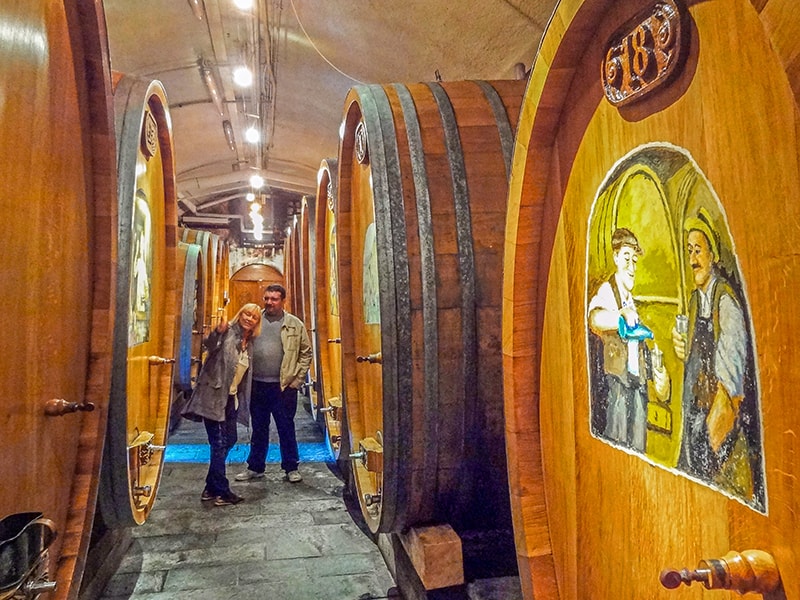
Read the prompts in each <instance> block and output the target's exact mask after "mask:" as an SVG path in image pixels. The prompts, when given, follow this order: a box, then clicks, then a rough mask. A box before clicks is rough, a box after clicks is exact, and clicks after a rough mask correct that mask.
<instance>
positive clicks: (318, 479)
mask: <svg viewBox="0 0 800 600" xmlns="http://www.w3.org/2000/svg"><path fill="white" fill-rule="evenodd" d="M296 430H297V439H298V444H299V447H300V454H301V457H300V460H301V465H300V472H301V474H302V475H303V481H302V482H300V483H289V482H288V481H286V480H285V479H284V474H283V472H282V471H281V469H280V458H279V452H278V448H277V444H270V450H269V454H268V458H267V460H268V464H267V471H266V476H265V477H264V478H263V479H256V480H253V481H249V482H237V481H235V480H234V479H233V477H234V475H235V474H236V473H238V472H240V471H241V470H243V469H244V468H245V466H244V464H243V463H244V460H245V459H246V456H247V444H248V442H249V439H250V434H249V430H247V429H246V428H243V427H241V426H240V429H239V443H238V444H237V446H236V447H234V449H233V450H232V452H231V458H230V463H229V464H228V479H229V480H230V481H231V487H232V489H233V491H234V492H236V493H237V494H239V495H240V496H243V497H244V498H245V500H244V502H242V503H240V504H237V505H234V506H222V507H215V506H213V505H211V504H212V503H210V502H201V501H200V493H201V491H202V489H203V486H204V478H205V474H206V469H207V461H208V444H207V438H206V434H205V430H204V428H203V426H202V424H196V423H192V422H190V421H186V420H184V421H183V422H182V423H181V425H180V427H178V429H177V430H176V431H175V432H174V433H173V434H172V435H171V436H170V441H169V445H168V447H167V454H166V460H165V465H164V471H163V475H162V479H161V484H160V487H159V491H158V498H157V500H156V502H155V505H154V507H153V510H152V512H151V513H150V515H149V517H148V519H147V522H146V523H145V524H144V525H142V526H140V527H137V528H135V529H133V530H132V543H131V544H130V546H129V547H128V549H127V551H126V553H125V554H124V556H123V558H122V560H121V562H120V564H119V567H118V568H117V570H116V572H115V573H114V575H113V576H112V577H111V578H110V580H109V581H108V584H107V585H106V586H105V589H104V591H103V592H102V595H101V596H100V598H101V600H121V599H131V600H167V599H169V600H212V599H213V600H218V599H220V598H226V599H231V600H239V599H242V600H243V599H248V600H255V599H267V600H328V599H330V600H369V599H381V598H401V594H400V592H399V591H398V588H397V586H396V585H395V582H394V580H393V579H392V575H391V574H390V572H389V570H388V569H387V567H386V564H385V562H384V559H383V557H382V555H381V553H380V552H379V550H378V547H377V546H376V544H375V543H374V542H373V540H372V538H371V536H370V535H369V532H368V531H367V530H366V528H365V525H364V523H363V520H362V519H361V515H360V513H359V512H358V510H359V509H358V506H355V507H354V506H348V504H349V502H347V501H346V498H345V495H344V487H345V485H344V481H343V478H342V476H341V473H340V472H339V470H338V468H337V466H336V463H335V462H334V461H333V459H332V457H331V455H330V452H329V451H328V448H327V446H326V444H325V442H324V436H323V433H322V432H321V430H320V429H319V427H318V426H317V425H316V423H315V422H314V421H313V419H312V418H311V415H310V411H309V404H308V399H307V397H305V396H303V395H302V394H301V395H299V396H298V410H297V418H296ZM271 440H277V435H276V434H275V432H274V427H273V429H272V431H271ZM518 585H519V584H518V580H516V579H514V581H512V582H511V588H512V590H514V588H518ZM508 587H509V584H508V582H507V581H504V582H501V583H500V587H499V588H498V587H497V585H496V584H494V585H492V584H490V585H489V586H488V588H486V589H482V588H480V587H474V588H473V589H471V592H470V594H469V597H470V598H474V599H476V600H493V599H495V598H497V599H498V600H499V599H503V600H513V598H515V597H517V593H511V594H510V595H509V593H508ZM501 590H504V591H501ZM514 591H515V590H514Z"/></svg>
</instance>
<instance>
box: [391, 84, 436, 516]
mask: <svg viewBox="0 0 800 600" xmlns="http://www.w3.org/2000/svg"><path fill="white" fill-rule="evenodd" d="M394 88H395V90H396V92H397V95H398V98H399V100H400V106H401V108H402V109H403V119H404V122H405V128H406V136H407V138H408V150H409V155H410V158H411V173H412V177H413V180H414V193H415V197H416V209H417V210H416V212H417V226H418V230H419V250H420V263H421V270H422V273H421V285H422V329H423V332H422V335H423V340H424V342H423V354H424V361H425V364H424V386H425V397H424V404H423V407H422V410H423V415H424V416H423V422H424V427H425V430H424V432H422V433H423V435H424V445H425V449H426V450H425V456H424V463H423V473H424V476H423V478H422V481H423V485H426V486H430V489H429V490H428V491H426V492H425V493H423V494H420V496H421V499H422V501H423V502H425V504H426V506H425V507H423V509H422V511H423V514H433V511H434V509H435V504H436V481H437V478H438V475H437V473H438V469H439V466H438V464H439V461H438V458H439V451H438V443H439V322H438V303H437V290H436V260H435V248H434V244H433V235H432V233H433V217H432V214H431V198H430V193H429V189H430V188H429V183H428V173H427V169H426V167H425V152H424V149H423V147H424V146H423V142H422V131H421V129H420V122H419V116H418V115H417V110H416V106H415V105H414V99H413V98H412V96H411V92H410V91H409V89H408V88H407V87H406V86H405V85H401V84H395V86H394Z"/></svg>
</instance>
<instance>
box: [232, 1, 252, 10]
mask: <svg viewBox="0 0 800 600" xmlns="http://www.w3.org/2000/svg"><path fill="white" fill-rule="evenodd" d="M233 3H234V4H235V5H236V8H238V9H240V10H250V9H251V8H253V0H233Z"/></svg>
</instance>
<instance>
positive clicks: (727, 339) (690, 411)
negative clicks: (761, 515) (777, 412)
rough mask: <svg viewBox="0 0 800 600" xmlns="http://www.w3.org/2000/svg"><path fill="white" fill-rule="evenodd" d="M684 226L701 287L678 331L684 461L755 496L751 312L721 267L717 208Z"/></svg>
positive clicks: (692, 468)
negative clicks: (749, 400)
mask: <svg viewBox="0 0 800 600" xmlns="http://www.w3.org/2000/svg"><path fill="white" fill-rule="evenodd" d="M684 231H685V233H686V236H687V237H686V239H687V250H688V253H689V264H690V266H691V268H692V273H693V278H694V285H695V289H694V290H693V291H692V295H691V298H690V300H689V315H688V322H689V326H688V334H687V335H686V336H683V335H681V333H680V332H679V331H678V330H677V328H676V329H673V331H672V342H673V346H674V349H675V354H676V356H677V357H678V358H679V359H680V360H682V361H684V362H685V367H684V383H683V436H682V439H681V450H680V456H679V458H678V467H679V468H681V469H683V470H685V471H686V472H687V473H689V474H691V475H694V476H696V477H698V478H701V479H704V480H706V481H713V482H716V483H718V484H720V485H721V486H722V487H725V488H726V489H727V490H728V491H731V492H734V493H736V494H738V495H739V496H741V497H744V498H746V499H750V498H752V496H753V475H752V470H751V464H750V449H749V448H748V441H747V439H746V438H745V436H744V435H743V434H742V430H741V416H742V415H741V414H740V408H741V405H742V401H743V399H744V397H745V372H746V370H747V361H748V334H747V329H746V326H745V320H744V312H743V311H742V308H741V306H740V303H739V300H738V298H737V296H736V294H735V292H734V290H733V288H732V287H731V285H730V283H729V282H728V281H727V280H726V279H725V278H724V277H723V276H722V275H721V272H720V270H719V268H718V266H717V263H718V262H719V259H720V250H719V238H718V237H717V234H716V231H715V229H714V227H713V222H712V219H711V216H710V215H709V213H708V212H707V211H706V210H705V209H700V211H699V212H698V214H697V216H696V217H690V218H688V219H687V220H686V222H685V224H684ZM751 417H752V415H748V417H747V418H748V419H749V418H751Z"/></svg>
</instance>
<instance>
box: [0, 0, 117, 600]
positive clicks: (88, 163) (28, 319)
mask: <svg viewBox="0 0 800 600" xmlns="http://www.w3.org/2000/svg"><path fill="white" fill-rule="evenodd" d="M7 8H8V10H6V11H5V14H4V22H5V26H7V27H10V28H11V30H17V31H33V30H32V29H30V28H31V27H32V26H33V25H32V24H35V31H36V33H37V35H36V41H37V44H38V43H39V42H40V43H41V45H42V46H41V47H42V48H44V49H46V50H47V54H46V56H47V59H46V60H44V59H43V58H42V55H41V54H40V51H39V50H37V49H35V48H34V46H33V45H31V44H32V39H33V38H30V37H29V36H12V37H11V38H9V39H8V40H6V41H5V42H4V44H3V46H2V48H0V57H2V62H3V68H2V69H0V85H1V86H2V87H3V88H4V89H6V90H19V91H24V93H19V94H17V93H14V94H7V95H5V96H4V105H3V115H4V116H3V119H2V120H0V140H2V150H0V153H2V160H3V164H4V177H3V187H4V192H5V194H4V201H3V203H2V208H0V214H2V220H3V223H4V225H5V227H4V228H5V230H6V231H5V236H4V238H5V240H4V256H5V259H6V260H5V262H4V267H3V269H2V272H0V283H1V284H0V295H2V298H3V300H4V306H5V309H4V311H3V316H2V318H0V321H1V322H2V324H3V327H4V329H5V330H6V331H7V332H9V335H10V336H11V338H10V339H13V342H12V344H11V346H9V351H8V352H6V353H4V354H3V357H2V359H0V365H2V372H3V373H4V374H5V375H6V377H4V381H5V383H4V384H3V386H2V389H3V398H4V403H3V404H4V406H3V419H2V422H3V425H2V428H0V429H1V431H0V434H2V439H3V449H4V453H5V456H6V460H4V461H3V466H2V468H1V469H0V471H1V472H2V477H3V481H4V482H5V484H4V490H3V494H2V498H0V517H5V516H7V515H11V514H19V513H25V512H31V511H36V512H41V513H43V514H44V518H45V519H48V520H50V521H52V522H53V523H54V525H55V529H56V532H57V538H56V540H55V541H54V543H53V544H52V545H50V546H49V550H48V552H49V568H48V571H49V572H48V575H49V578H50V579H51V580H53V581H55V582H56V589H55V591H54V592H52V594H51V597H53V598H58V599H63V598H77V594H78V589H79V587H80V583H81V580H82V578H83V573H84V569H85V563H86V555H87V552H88V548H89V544H90V536H91V531H92V523H93V521H94V515H95V506H96V498H97V490H98V479H99V471H100V462H101V456H102V452H103V440H104V435H105V428H106V417H107V412H106V409H107V405H108V394H109V389H110V374H111V361H112V348H111V345H110V343H109V340H110V335H111V330H112V327H113V322H114V305H113V298H112V290H113V288H114V279H115V270H114V269H115V257H116V220H117V207H116V202H115V201H114V189H115V186H116V175H115V168H116V165H115V157H114V124H113V109H112V95H111V94H112V92H111V90H112V83H111V74H110V65H109V57H108V46H107V41H106V39H107V38H106V29H105V17H104V14H103V10H102V5H100V4H99V3H88V4H80V5H78V3H69V2H68V3H65V4H64V5H62V4H61V3H59V4H57V5H52V3H47V2H27V3H24V4H18V5H16V6H11V7H7ZM20 127H22V128H23V129H24V130H25V133H24V135H22V136H20ZM53 223H57V224H58V230H57V231H58V233H57V234H54V229H53ZM56 399H58V400H64V401H65V406H66V407H67V408H68V412H67V413H62V414H63V416H55V414H54V416H46V414H45V406H46V404H47V403H48V401H49V400H56ZM89 405H91V406H93V407H94V410H93V411H91V412H86V411H84V410H78V411H77V412H72V411H71V408H70V407H73V408H74V407H78V406H80V407H82V408H86V407H88V406H89ZM62 406H64V405H62ZM51 414H53V413H51ZM56 414H58V413H56Z"/></svg>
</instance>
